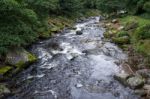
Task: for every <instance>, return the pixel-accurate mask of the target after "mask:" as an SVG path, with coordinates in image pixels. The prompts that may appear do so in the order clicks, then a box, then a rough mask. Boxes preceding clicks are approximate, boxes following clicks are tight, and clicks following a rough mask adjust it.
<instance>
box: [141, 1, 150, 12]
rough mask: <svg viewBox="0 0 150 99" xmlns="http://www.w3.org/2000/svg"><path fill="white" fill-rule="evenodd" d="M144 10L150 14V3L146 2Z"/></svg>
mask: <svg viewBox="0 0 150 99" xmlns="http://www.w3.org/2000/svg"><path fill="white" fill-rule="evenodd" d="M143 9H144V10H145V11H146V12H149V13H150V2H146V3H145V4H144V7H143Z"/></svg>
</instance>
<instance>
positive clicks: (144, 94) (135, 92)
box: [134, 89, 147, 97]
mask: <svg viewBox="0 0 150 99" xmlns="http://www.w3.org/2000/svg"><path fill="white" fill-rule="evenodd" d="M134 94H136V95H140V96H142V97H143V96H146V95H147V91H146V90H143V89H141V90H134Z"/></svg>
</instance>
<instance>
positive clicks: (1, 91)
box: [0, 84, 11, 99]
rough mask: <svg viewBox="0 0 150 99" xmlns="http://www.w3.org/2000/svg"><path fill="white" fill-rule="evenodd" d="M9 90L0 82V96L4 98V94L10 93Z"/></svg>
mask: <svg viewBox="0 0 150 99" xmlns="http://www.w3.org/2000/svg"><path fill="white" fill-rule="evenodd" d="M10 93H11V91H10V90H9V89H8V88H7V87H6V85H4V84H0V98H1V99H4V95H6V94H10Z"/></svg>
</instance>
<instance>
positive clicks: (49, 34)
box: [39, 31, 52, 38]
mask: <svg viewBox="0 0 150 99" xmlns="http://www.w3.org/2000/svg"><path fill="white" fill-rule="evenodd" d="M51 34H52V33H51V31H46V32H42V33H40V34H39V37H40V38H49V37H51Z"/></svg>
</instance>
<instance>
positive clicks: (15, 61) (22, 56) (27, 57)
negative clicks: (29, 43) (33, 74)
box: [6, 48, 37, 68]
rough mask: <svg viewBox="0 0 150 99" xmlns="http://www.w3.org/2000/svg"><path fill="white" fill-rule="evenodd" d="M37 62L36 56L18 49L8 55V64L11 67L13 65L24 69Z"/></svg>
mask: <svg viewBox="0 0 150 99" xmlns="http://www.w3.org/2000/svg"><path fill="white" fill-rule="evenodd" d="M36 60H37V58H36V56H35V55H33V54H31V53H30V52H27V51H26V50H24V49H22V48H21V49H16V50H12V51H10V52H9V53H8V54H7V55H6V62H7V63H8V64H10V65H13V66H15V67H17V68H23V67H24V66H27V65H28V64H30V63H33V62H35V61H36Z"/></svg>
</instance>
